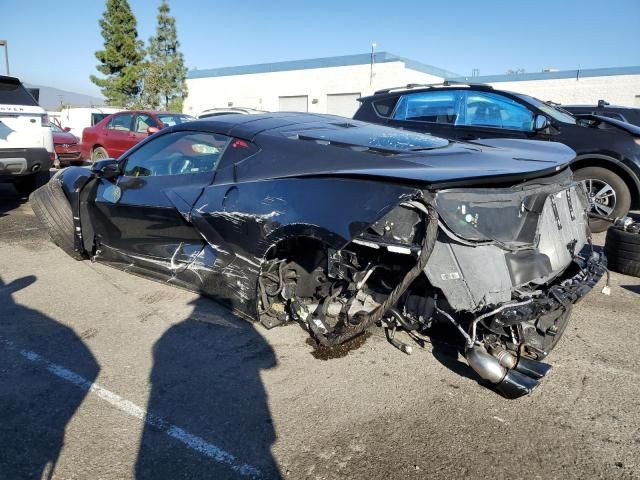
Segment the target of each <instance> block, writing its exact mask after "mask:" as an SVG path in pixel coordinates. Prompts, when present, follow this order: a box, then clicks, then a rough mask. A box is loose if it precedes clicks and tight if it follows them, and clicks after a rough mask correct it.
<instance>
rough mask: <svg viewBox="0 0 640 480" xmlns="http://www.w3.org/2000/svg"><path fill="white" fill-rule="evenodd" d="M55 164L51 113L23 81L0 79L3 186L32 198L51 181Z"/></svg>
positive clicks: (0, 144) (0, 166)
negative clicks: (37, 190) (53, 164)
mask: <svg viewBox="0 0 640 480" xmlns="http://www.w3.org/2000/svg"><path fill="white" fill-rule="evenodd" d="M54 160H55V153H54V150H53V135H52V133H51V125H50V124H49V116H48V115H47V112H46V111H45V110H44V108H42V107H41V106H40V105H38V102H36V100H35V99H34V98H33V97H32V96H31V94H30V93H29V92H28V91H27V89H26V88H24V86H23V85H22V83H21V82H20V80H18V79H17V78H14V77H5V76H2V75H0V182H10V183H13V184H14V186H15V187H16V190H18V193H20V194H22V195H28V194H29V193H31V192H32V191H33V190H35V189H36V188H38V187H39V186H40V185H41V184H44V183H45V182H46V181H47V180H48V179H49V169H50V168H51V165H52V163H53V161H54Z"/></svg>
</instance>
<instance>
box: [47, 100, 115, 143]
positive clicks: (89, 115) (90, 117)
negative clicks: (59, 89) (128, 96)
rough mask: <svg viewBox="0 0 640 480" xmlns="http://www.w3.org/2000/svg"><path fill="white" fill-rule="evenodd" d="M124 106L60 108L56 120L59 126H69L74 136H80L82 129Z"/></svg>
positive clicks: (63, 127) (91, 125)
mask: <svg viewBox="0 0 640 480" xmlns="http://www.w3.org/2000/svg"><path fill="white" fill-rule="evenodd" d="M123 110H126V109H125V108H118V107H71V108H63V109H62V110H60V116H59V117H58V122H59V125H60V128H62V129H65V128H69V129H70V130H69V131H70V132H71V133H73V134H74V135H75V136H76V137H78V138H82V131H83V130H84V129H85V128H87V127H93V126H94V125H95V124H96V123H98V122H99V121H100V120H102V119H103V118H104V117H106V116H107V115H111V114H112V113H116V112H121V111H123Z"/></svg>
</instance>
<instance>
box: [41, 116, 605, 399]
mask: <svg viewBox="0 0 640 480" xmlns="http://www.w3.org/2000/svg"><path fill="white" fill-rule="evenodd" d="M574 156H575V153H574V152H573V151H572V150H571V149H569V148H568V147H565V146H564V145H560V144H555V143H549V142H536V141H523V140H504V139H503V140H486V141H484V142H483V144H467V143H461V142H451V141H447V140H443V139H440V138H437V137H433V136H430V135H424V134H419V133H413V132H405V131H401V130H396V129H392V128H387V127H382V126H377V125H371V124H367V123H364V122H359V121H355V120H346V119H344V118H341V117H334V116H328V115H312V114H264V115H253V116H232V117H229V116H228V117H224V118H221V119H218V120H202V121H197V122H190V123H185V124H181V125H177V126H175V127H172V128H168V129H165V130H163V131H162V132H159V133H157V134H155V135H153V136H151V137H149V138H148V139H147V140H145V141H143V142H141V143H140V144H138V145H136V146H135V147H134V148H132V149H131V150H129V151H128V152H126V153H125V154H124V155H123V156H122V157H121V158H120V159H118V160H102V161H98V162H96V163H95V164H94V165H93V167H92V168H91V169H88V168H81V167H70V168H66V169H64V170H61V171H59V172H58V173H56V175H55V176H54V177H53V178H52V180H51V181H50V182H49V183H48V184H47V185H45V186H43V187H42V188H40V189H38V190H37V191H36V192H34V193H33V194H32V197H31V205H32V207H33V210H34V211H35V213H36V214H37V216H38V217H39V218H40V219H41V220H42V221H43V222H44V224H45V225H46V226H47V228H48V230H49V232H50V234H51V237H52V239H53V241H54V242H55V243H56V244H57V245H58V246H60V247H61V248H62V249H63V250H64V251H66V252H67V253H68V254H69V255H71V256H72V257H74V258H76V259H91V260H93V261H98V262H103V263H105V264H108V265H111V266H114V267H117V268H120V269H123V270H125V271H128V272H132V273H136V274H141V275H144V276H147V277H150V278H153V279H156V280H160V281H164V282H168V283H170V284H173V285H177V286H181V287H184V288H188V289H191V290H194V291H197V292H200V293H202V294H205V295H208V296H211V297H213V298H215V299H217V300H218V301H219V302H221V303H223V304H224V305H226V306H228V307H229V308H230V309H231V310H233V311H234V312H235V313H236V314H238V315H240V316H243V317H245V318H247V319H250V320H256V321H259V322H260V323H262V324H263V325H264V326H265V327H267V328H271V327H274V326H276V325H282V324H287V323H299V324H301V325H302V326H303V327H304V328H305V329H306V330H308V332H309V333H310V335H311V336H312V337H313V338H314V339H315V340H316V341H317V343H318V344H319V345H321V346H324V347H334V346H337V345H340V344H343V343H344V342H347V341H349V340H351V339H353V338H355V337H356V336H358V335H361V334H362V333H364V332H365V331H367V330H369V329H370V328H373V327H375V326H380V327H384V328H387V329H388V330H387V331H388V332H389V335H388V336H389V339H390V341H391V342H392V343H393V344H394V345H396V346H397V347H398V348H400V349H401V350H403V351H405V352H409V351H410V346H409V345H407V344H405V343H403V342H401V341H399V340H398V339H397V338H396V337H395V335H394V333H395V332H396V331H397V330H398V329H403V330H406V331H409V332H411V334H412V335H425V334H428V333H429V332H430V330H431V329H432V328H434V326H436V325H449V326H450V327H451V328H452V329H455V331H456V332H457V334H459V338H460V339H461V342H460V344H461V350H462V353H463V354H464V356H465V357H466V360H467V362H468V363H469V365H470V366H471V367H472V368H473V369H474V370H475V371H476V372H477V373H478V375H479V376H480V377H481V378H482V379H484V380H485V381H486V382H487V383H488V384H489V385H492V387H493V388H495V389H496V390H497V391H498V392H500V393H502V394H503V395H505V396H507V397H510V398H515V397H518V396H521V395H524V394H527V393H529V392H530V391H531V390H532V389H533V388H535V387H536V386H537V384H538V383H539V381H540V379H541V378H542V377H544V376H545V375H546V374H547V372H548V371H549V369H550V366H549V365H548V364H547V363H544V362H542V360H543V359H544V358H545V357H546V356H547V355H548V354H549V352H550V351H551V350H552V349H553V348H554V347H555V345H556V344H557V342H558V340H559V338H560V337H561V336H562V333H563V331H564V330H565V328H566V326H567V322H568V321H569V317H570V315H571V308H572V305H573V304H574V303H576V302H577V301H579V300H580V299H581V298H582V297H584V295H586V294H587V293H588V292H589V291H590V290H591V288H592V287H593V286H594V285H595V284H596V283H597V282H598V280H599V279H600V277H601V276H602V275H603V274H604V273H605V272H606V269H605V267H604V265H603V264H604V259H603V258H601V257H600V255H599V254H598V253H596V252H594V251H593V249H592V248H591V246H590V243H591V242H590V233H589V230H588V219H587V214H586V210H587V206H588V201H587V198H586V196H585V193H584V191H583V190H582V187H581V186H580V184H578V183H576V182H574V181H573V179H572V176H571V172H570V170H569V168H568V164H569V162H570V161H571V160H572V159H573V158H574Z"/></svg>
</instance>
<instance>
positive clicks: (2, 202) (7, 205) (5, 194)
mask: <svg viewBox="0 0 640 480" xmlns="http://www.w3.org/2000/svg"><path fill="white" fill-rule="evenodd" d="M28 200H29V198H28V197H27V196H24V197H21V196H20V195H19V194H18V192H16V189H15V188H13V185H11V184H10V183H0V217H4V216H6V215H8V214H9V212H11V210H15V209H16V208H18V207H19V206H20V205H22V204H23V203H26V202H27V201H28Z"/></svg>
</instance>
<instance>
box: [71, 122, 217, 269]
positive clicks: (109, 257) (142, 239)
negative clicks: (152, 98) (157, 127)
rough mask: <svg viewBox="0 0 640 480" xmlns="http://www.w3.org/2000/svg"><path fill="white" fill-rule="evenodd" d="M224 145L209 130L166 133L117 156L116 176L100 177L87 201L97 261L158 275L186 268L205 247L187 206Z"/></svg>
mask: <svg viewBox="0 0 640 480" xmlns="http://www.w3.org/2000/svg"><path fill="white" fill-rule="evenodd" d="M228 143H229V138H228V137H226V136H224V135H218V134H214V133H206V132H195V131H180V132H171V133H166V134H164V135H159V136H158V137H157V138H154V139H151V140H150V141H149V142H146V143H145V144H143V145H141V146H140V147H139V148H137V149H135V150H133V151H132V152H130V153H129V154H128V155H127V157H125V158H123V159H121V161H120V165H121V167H120V170H121V174H120V175H119V176H117V178H114V179H111V180H108V179H106V178H99V179H98V180H97V181H96V185H95V186H94V187H93V193H92V194H91V197H90V198H92V199H93V200H92V201H91V200H90V201H89V202H88V203H89V217H90V222H91V229H92V230H93V235H94V236H95V238H96V244H97V249H98V253H97V254H96V257H97V259H99V260H104V261H106V262H110V263H116V264H118V263H120V264H123V263H124V264H127V265H130V266H131V267H132V268H134V269H136V270H139V271H142V273H146V274H149V275H152V276H156V277H160V278H171V277H174V276H175V275H176V274H177V273H179V272H180V271H181V270H183V269H184V268H186V267H187V266H188V265H189V263H190V262H192V261H193V259H194V258H195V257H196V256H197V255H198V254H199V252H201V251H202V250H203V248H204V247H205V242H204V241H203V239H202V236H201V235H200V234H199V233H198V231H197V230H196V229H195V228H194V227H193V225H192V224H191V223H190V212H191V208H192V206H193V205H194V203H195V202H196V200H197V199H198V198H199V197H200V195H201V194H202V191H203V189H204V188H205V187H206V186H208V185H210V184H211V182H212V181H213V179H214V176H215V169H216V166H217V164H218V161H219V159H220V157H221V155H222V153H223V152H224V150H225V148H226V146H227V145H228ZM83 231H84V228H83Z"/></svg>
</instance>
